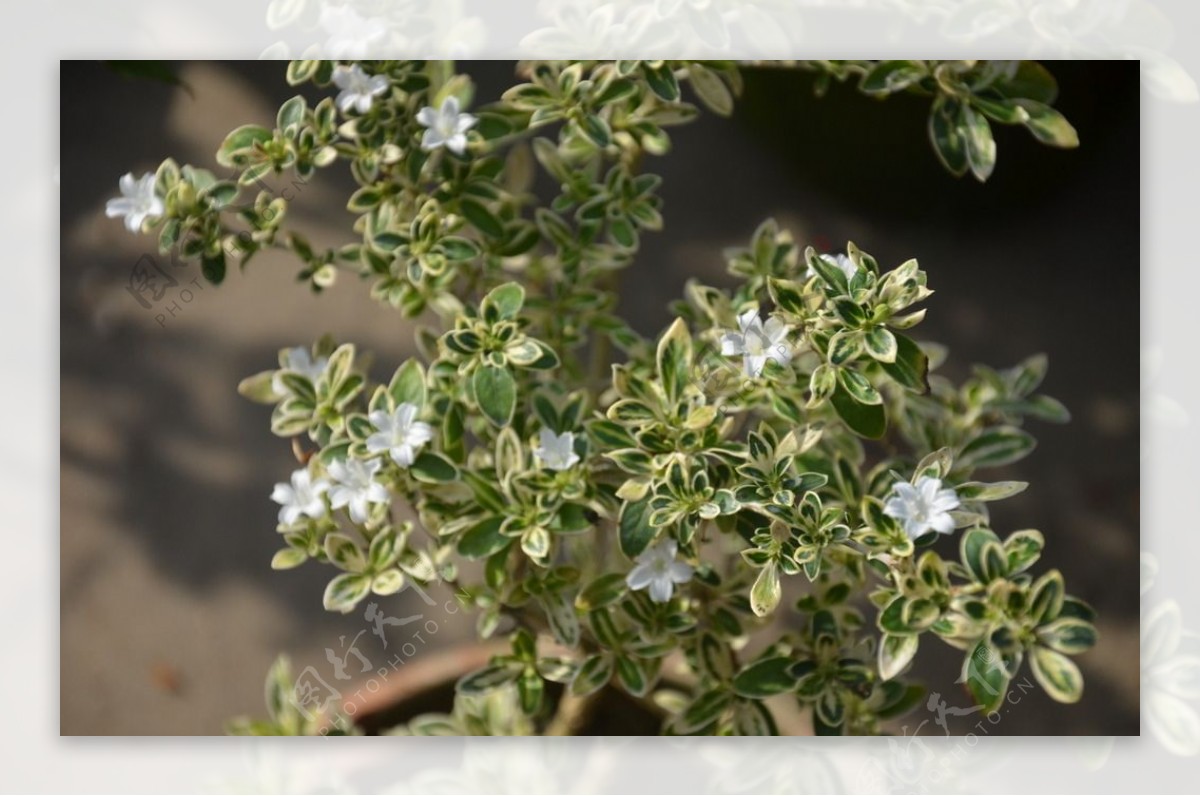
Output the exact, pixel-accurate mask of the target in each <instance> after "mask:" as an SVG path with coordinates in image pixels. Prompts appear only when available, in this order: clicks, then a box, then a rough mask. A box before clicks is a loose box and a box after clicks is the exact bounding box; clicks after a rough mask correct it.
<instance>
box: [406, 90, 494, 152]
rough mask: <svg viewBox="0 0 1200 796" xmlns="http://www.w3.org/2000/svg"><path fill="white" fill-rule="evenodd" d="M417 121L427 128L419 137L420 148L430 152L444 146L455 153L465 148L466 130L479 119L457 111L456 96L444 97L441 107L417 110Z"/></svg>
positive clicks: (427, 107) (463, 150) (426, 107)
mask: <svg viewBox="0 0 1200 796" xmlns="http://www.w3.org/2000/svg"><path fill="white" fill-rule="evenodd" d="M417 121H418V122H420V123H421V124H422V125H423V126H425V127H427V128H429V129H427V130H426V131H425V135H423V136H422V137H421V149H424V150H425V151H426V152H432V151H433V150H435V149H437V148H438V147H441V146H444V147H446V149H449V150H450V151H451V152H453V153H454V154H456V155H461V154H462V153H463V152H465V151H466V150H467V131H468V130H470V129H471V128H472V127H474V126H475V124H476V123H477V122H478V121H479V120H478V119H476V118H475V117H474V116H472V115H471V114H469V113H459V110H458V97H453V96H452V97H446V99H444V100H442V107H441V108H438V109H435V108H433V107H431V106H428V105H427V106H425V107H424V108H422V109H421V110H419V111H418V112H417Z"/></svg>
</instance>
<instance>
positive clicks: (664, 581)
mask: <svg viewBox="0 0 1200 796" xmlns="http://www.w3.org/2000/svg"><path fill="white" fill-rule="evenodd" d="M677 550H678V545H676V544H675V540H674V539H664V540H663V541H661V542H658V543H657V544H654V545H651V546H650V547H648V548H646V549H645V550H644V551H642V554H641V555H640V556H638V557H637V559H636V565H635V566H634V568H633V569H631V570H630V571H629V574H628V575H627V576H625V584H626V585H627V586H629V588H631V589H633V590H634V591H638V590H641V589H644V588H646V587H647V586H649V587H650V599H651V600H652V601H653V602H656V603H665V602H667V601H668V600H670V599H671V593H672V592H674V591H675V584H677V583H687V582H688V581H689V580H691V579H692V572H693V570H692V566H691V565H690V564H688V563H687V562H686V561H676V560H675V553H676V551H677Z"/></svg>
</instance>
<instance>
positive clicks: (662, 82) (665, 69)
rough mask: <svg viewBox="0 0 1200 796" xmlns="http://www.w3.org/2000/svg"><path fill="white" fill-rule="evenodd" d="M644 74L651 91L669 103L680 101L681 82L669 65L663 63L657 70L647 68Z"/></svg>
mask: <svg viewBox="0 0 1200 796" xmlns="http://www.w3.org/2000/svg"><path fill="white" fill-rule="evenodd" d="M642 74H643V75H644V76H645V78H646V83H647V84H648V85H649V86H650V90H651V91H653V92H654V93H655V94H657V95H658V96H659V97H661V98H662V99H665V100H666V101H667V102H675V101H677V100H678V99H679V81H678V80H677V79H676V78H675V73H674V72H673V71H671V67H670V65H669V64H667V63H663V64H662V65H661V66H659V67H658V68H657V69H651V68H649V67H646V68H645V69H643V71H642Z"/></svg>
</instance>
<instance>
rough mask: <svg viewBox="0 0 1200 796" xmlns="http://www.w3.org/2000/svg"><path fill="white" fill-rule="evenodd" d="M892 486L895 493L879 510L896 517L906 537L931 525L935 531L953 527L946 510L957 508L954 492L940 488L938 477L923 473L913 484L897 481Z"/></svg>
mask: <svg viewBox="0 0 1200 796" xmlns="http://www.w3.org/2000/svg"><path fill="white" fill-rule="evenodd" d="M892 489H893V491H894V492H895V495H896V496H895V497H893V498H891V499H889V500H888V502H887V504H886V505H885V506H884V507H883V513H884V514H886V515H888V516H889V517H894V518H896V519H897V520H900V522H901V523H902V524H903V525H904V532H905V533H906V534H908V537H909V538H910V539H916V538H917V537H919V536H921V535H923V534H924V533H926V532H927V531H929V530H931V529H932V530H935V531H937V532H938V533H950V532H951V531H953V530H954V518H953V517H952V516H950V511H951V510H952V509H956V508H958V504H959V501H958V494H957V493H956V492H955V491H954V490H953V489H949V488H947V489H942V481H941V479H939V478H930V477H929V476H927V475H923V476H921V478H920V479H919V480H918V481H917V483H916V486H914V485H912V484H910V483H908V482H907V481H897V482H896V485H895V486H894V487H893V488H892Z"/></svg>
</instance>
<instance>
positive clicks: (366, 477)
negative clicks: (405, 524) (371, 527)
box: [329, 458, 391, 523]
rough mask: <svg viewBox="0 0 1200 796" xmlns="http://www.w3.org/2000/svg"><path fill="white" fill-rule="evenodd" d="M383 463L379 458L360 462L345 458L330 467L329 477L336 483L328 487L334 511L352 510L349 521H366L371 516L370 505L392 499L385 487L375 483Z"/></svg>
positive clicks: (330, 502)
mask: <svg viewBox="0 0 1200 796" xmlns="http://www.w3.org/2000/svg"><path fill="white" fill-rule="evenodd" d="M382 466H383V462H381V461H379V460H378V459H372V460H370V461H366V462H364V461H361V460H359V459H350V458H347V459H343V460H340V461H335V462H333V463H332V464H330V465H329V474H330V475H331V476H333V480H334V483H333V485H332V486H331V487H330V488H329V505H331V506H333V507H334V508H335V509H340V508H342V507H343V506H349V507H350V519H352V520H354V521H355V522H359V523H362V522H366V521H367V517H368V515H369V514H370V506H369V505H367V504H369V503H387V502H388V501H389V500H390V499H391V498H390V496H389V495H388V491H387V489H385V488H384V486H383V484H381V483H379V482H377V481H376V480H375V473H377V472H379V468H380V467H382Z"/></svg>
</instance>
